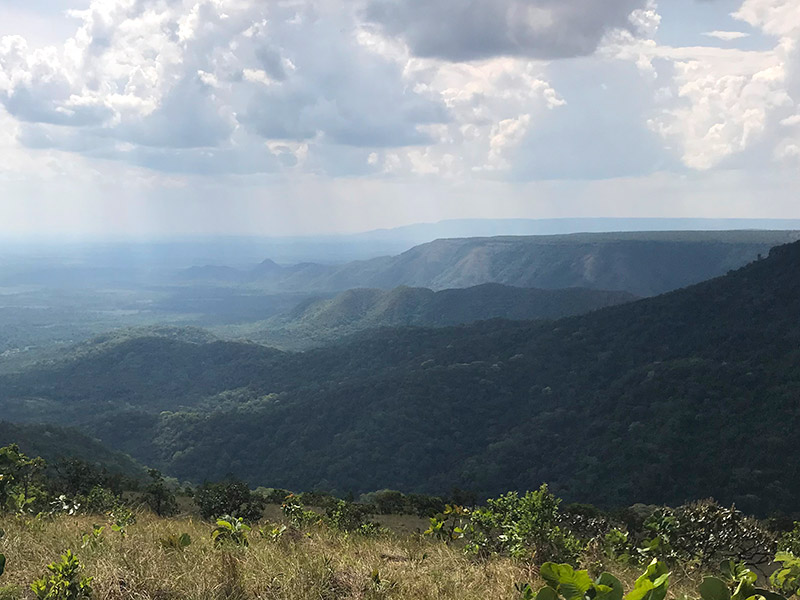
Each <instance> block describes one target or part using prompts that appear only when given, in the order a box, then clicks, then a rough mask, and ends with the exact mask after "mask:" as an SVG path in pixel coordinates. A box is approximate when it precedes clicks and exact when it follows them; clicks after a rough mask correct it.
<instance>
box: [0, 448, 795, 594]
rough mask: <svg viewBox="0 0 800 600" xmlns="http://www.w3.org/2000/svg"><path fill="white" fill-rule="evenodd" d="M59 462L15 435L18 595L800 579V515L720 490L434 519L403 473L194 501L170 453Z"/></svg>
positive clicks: (11, 471) (225, 486) (425, 590)
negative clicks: (621, 503)
mask: <svg viewBox="0 0 800 600" xmlns="http://www.w3.org/2000/svg"><path fill="white" fill-rule="evenodd" d="M46 466H47V465H46V464H45V462H44V461H43V460H42V459H41V458H36V457H29V456H26V455H25V454H24V453H21V452H20V451H19V449H18V448H17V447H16V446H15V445H11V446H6V447H1V448H0V473H2V475H3V479H0V519H1V520H0V522H2V525H3V528H2V529H0V598H3V599H4V600H22V599H27V598H36V599H38V600H90V599H91V598H120V599H123V598H159V599H173V598H175V599H177V598H193V599H197V600H211V599H215V600H216V599H220V598H227V599H233V598H236V599H238V600H245V599H250V598H252V599H273V600H279V599H283V600H301V599H303V600H306V599H308V598H319V599H323V600H326V599H331V600H332V599H335V598H338V599H342V600H392V599H397V600H400V599H402V600H415V599H418V600H422V599H431V600H432V599H434V598H435V599H437V600H439V599H445V600H447V599H449V598H452V599H453V600H455V599H459V600H461V599H464V598H474V599H476V600H478V599H481V600H483V599H486V598H498V599H511V600H534V599H536V600H582V599H583V600H587V599H592V600H595V599H596V600H665V598H667V597H668V594H669V597H670V598H680V599H682V600H749V599H753V600H759V599H761V598H763V599H764V600H788V598H789V597H790V596H792V595H794V594H796V593H797V592H798V590H800V558H797V556H798V554H797V552H798V550H800V522H791V521H789V520H786V519H783V520H771V521H769V522H766V521H758V520H756V519H754V518H751V517H748V516H746V515H744V514H743V513H742V512H740V511H738V510H736V509H735V508H732V507H730V508H729V507H724V506H721V505H719V504H717V503H715V502H713V501H701V502H693V503H690V504H687V505H684V506H680V507H676V508H669V507H664V506H643V505H635V506H632V507H630V508H628V509H624V510H619V511H615V512H614V513H603V512H601V511H598V510H597V509H595V508H593V507H591V506H586V505H571V506H565V505H563V503H562V502H561V500H560V499H559V498H557V497H556V496H554V495H553V494H552V493H551V492H550V491H549V489H548V487H547V486H546V485H542V486H541V487H540V488H539V489H537V490H535V491H529V492H526V493H524V494H518V493H516V492H512V493H506V494H503V495H501V496H498V497H497V498H492V499H489V500H487V501H486V503H485V504H479V505H475V504H472V505H470V506H462V505H456V504H448V505H446V506H443V505H442V504H441V499H439V498H431V497H429V498H420V497H417V500H420V501H422V502H423V503H422V504H419V503H418V504H417V505H418V506H419V508H420V509H422V512H421V513H419V514H420V516H426V517H427V518H426V519H419V518H416V517H414V516H412V515H409V514H407V513H404V511H403V507H404V506H405V504H404V501H408V500H410V499H411V496H409V495H404V494H402V493H400V492H397V491H392V490H383V491H381V492H376V493H375V494H371V495H370V497H371V500H370V501H362V502H353V501H348V500H342V499H339V498H336V497H334V496H331V495H328V494H324V493H319V492H316V493H303V494H299V495H295V494H291V493H289V492H287V491H286V490H275V489H270V490H263V489H260V490H256V491H253V490H250V489H248V488H247V486H246V485H245V484H244V483H242V482H239V481H233V480H227V481H222V482H217V483H205V484H203V485H202V486H199V487H196V488H193V489H188V490H184V491H186V492H188V493H190V494H191V498H187V497H185V496H184V497H182V498H180V500H181V503H180V506H179V503H178V502H177V499H176V497H175V494H174V488H172V487H171V486H170V485H169V484H168V483H167V482H166V481H165V480H164V478H163V477H162V476H161V474H160V473H158V472H157V471H153V470H151V471H150V472H149V476H150V482H149V484H147V485H146V486H145V487H140V489H139V490H138V492H135V493H132V492H127V493H125V494H120V493H119V492H115V491H113V490H112V489H111V488H108V487H104V486H102V485H96V484H95V485H94V486H93V487H91V489H90V490H89V491H85V492H84V491H76V490H81V489H88V486H87V485H86V484H89V485H91V484H90V482H89V481H88V480H82V479H81V478H80V477H77V478H71V479H69V480H66V479H64V478H62V477H57V478H54V477H53V476H48V475H47V473H48V471H47V470H46ZM67 484H71V485H67ZM307 500H312V501H314V502H316V504H314V505H311V506H310V505H307V504H305V502H306V501H307ZM181 507H182V508H181ZM177 513H181V514H180V516H176V514H177ZM404 523H405V524H408V523H416V524H417V525H418V526H417V528H416V531H414V530H411V531H405V532H404V531H402V530H401V529H402V527H401V525H402V524H404Z"/></svg>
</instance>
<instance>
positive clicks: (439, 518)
mask: <svg viewBox="0 0 800 600" xmlns="http://www.w3.org/2000/svg"><path fill="white" fill-rule="evenodd" d="M469 514H470V513H469V509H467V508H464V507H462V506H458V505H454V504H448V505H446V506H445V508H444V511H443V512H442V513H441V514H438V515H436V516H433V517H430V526H429V527H428V529H426V530H425V531H424V532H423V535H429V536H431V537H434V538H436V539H437V540H443V541H445V542H451V541H454V540H458V539H461V538H462V537H464V533H465V531H466V526H467V524H468V523H469Z"/></svg>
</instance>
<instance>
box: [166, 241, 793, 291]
mask: <svg viewBox="0 0 800 600" xmlns="http://www.w3.org/2000/svg"><path fill="white" fill-rule="evenodd" d="M798 237H800V233H798V232H791V231H721V232H720V231H683V232H641V233H594V234H570V235H552V236H518V237H512V236H505V237H492V238H462V239H442V240H436V241H434V242H430V243H427V244H422V245H420V246H415V247H414V248H412V249H410V250H408V251H406V252H404V253H402V254H400V255H398V256H392V257H384V258H376V259H372V260H368V261H355V262H351V263H347V264H345V265H338V266H337V265H319V264H313V263H303V264H298V265H291V266H281V265H278V264H276V263H275V262H273V261H272V260H269V259H268V260H265V261H264V262H263V263H261V264H260V265H259V266H257V267H256V268H254V269H252V270H250V271H239V270H235V269H229V268H221V267H216V266H208V267H195V268H192V269H190V270H188V271H185V272H184V273H183V275H182V276H183V280H184V281H186V282H194V283H198V282H216V283H229V284H230V283H233V284H247V285H250V286H256V287H259V288H263V289H267V290H275V291H282V292H286V291H299V290H302V291H310V290H317V291H342V290H347V289H352V288H379V289H391V288H394V287H397V286H401V285H403V286H412V287H425V288H431V289H433V290H443V289H449V288H464V287H470V286H475V285H480V284H483V283H502V284H505V285H511V286H517V287H535V288H544V289H558V288H569V287H584V288H592V289H599V290H619V291H626V292H629V293H631V294H634V295H637V296H652V295H656V294H660V293H663V292H667V291H670V290H674V289H677V288H681V287H684V286H687V285H691V284H694V283H698V282H700V281H704V280H706V279H710V278H712V277H717V276H720V275H724V274H725V273H726V272H727V271H729V270H731V269H736V268H739V267H741V266H743V265H745V264H747V263H748V262H750V261H752V260H755V259H756V258H757V257H758V256H759V255H764V256H766V254H767V253H768V252H769V249H770V248H771V247H773V246H776V245H779V244H783V243H787V242H791V241H795V240H797V239H798Z"/></svg>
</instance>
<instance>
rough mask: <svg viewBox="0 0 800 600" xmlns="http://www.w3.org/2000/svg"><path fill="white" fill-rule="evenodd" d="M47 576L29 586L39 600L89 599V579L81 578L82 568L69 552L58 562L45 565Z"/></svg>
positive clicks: (90, 593) (90, 579) (90, 590)
mask: <svg viewBox="0 0 800 600" xmlns="http://www.w3.org/2000/svg"><path fill="white" fill-rule="evenodd" d="M47 570H48V571H50V575H49V576H45V577H43V578H42V579H38V580H36V581H34V582H33V583H32V584H31V590H33V593H34V594H36V597H37V598H38V599H39V600H82V599H84V598H91V595H92V588H91V585H90V584H91V581H92V578H91V577H82V576H81V571H82V567H81V564H80V562H78V557H76V556H75V555H74V554H72V552H71V551H70V550H67V552H66V554H64V555H62V556H61V561H60V562H54V563H52V564H50V565H47Z"/></svg>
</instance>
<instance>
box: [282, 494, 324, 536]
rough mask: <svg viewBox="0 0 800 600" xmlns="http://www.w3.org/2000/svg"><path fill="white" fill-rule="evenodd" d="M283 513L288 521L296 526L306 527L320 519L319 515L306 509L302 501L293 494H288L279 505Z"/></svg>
mask: <svg viewBox="0 0 800 600" xmlns="http://www.w3.org/2000/svg"><path fill="white" fill-rule="evenodd" d="M281 510H283V515H284V516H285V517H286V518H287V519H289V522H290V523H291V524H292V525H293V526H295V527H298V528H303V527H307V526H308V525H312V524H313V523H318V522H319V521H320V520H321V517H320V515H318V514H317V513H315V512H314V511H313V510H306V509H305V508H304V507H303V503H302V502H300V499H299V498H298V497H297V496H295V495H294V494H289V495H288V496H287V497H286V499H285V500H284V502H283V504H282V505H281Z"/></svg>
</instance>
